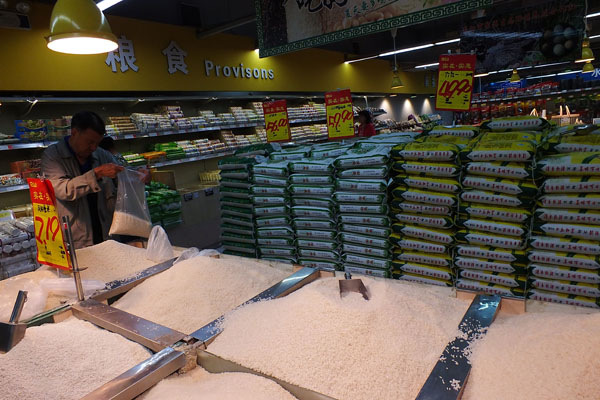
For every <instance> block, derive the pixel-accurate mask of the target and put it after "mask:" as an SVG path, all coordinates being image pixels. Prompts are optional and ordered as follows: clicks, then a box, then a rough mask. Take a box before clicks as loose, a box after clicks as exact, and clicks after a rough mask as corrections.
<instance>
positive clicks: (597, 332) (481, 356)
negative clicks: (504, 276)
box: [462, 313, 600, 400]
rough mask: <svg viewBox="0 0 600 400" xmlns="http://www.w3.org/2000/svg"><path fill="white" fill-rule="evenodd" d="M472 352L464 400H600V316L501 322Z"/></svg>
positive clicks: (524, 317)
mask: <svg viewBox="0 0 600 400" xmlns="http://www.w3.org/2000/svg"><path fill="white" fill-rule="evenodd" d="M472 351H473V352H472V354H471V357H470V360H471V364H472V366H473V367H472V370H471V375H470V376H469V380H468V382H467V385H466V387H465V393H464V395H463V397H462V398H463V400H481V399H485V400H506V399H511V400H531V399H544V400H575V399H577V400H597V399H598V398H599V396H600V379H598V377H599V368H600V313H594V314H588V315H585V314H584V315H581V314H580V315H570V314H558V313H528V314H524V315H520V316H515V317H509V318H500V319H499V320H497V321H496V322H494V324H493V325H492V326H491V327H490V329H489V331H488V333H487V334H486V335H485V336H484V337H483V338H482V339H480V340H479V341H477V342H476V343H475V344H474V345H473V348H472Z"/></svg>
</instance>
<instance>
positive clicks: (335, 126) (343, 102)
mask: <svg viewBox="0 0 600 400" xmlns="http://www.w3.org/2000/svg"><path fill="white" fill-rule="evenodd" d="M325 107H326V109H327V133H328V136H329V139H345V138H351V137H353V136H354V110H353V109H352V93H350V89H345V90H338V91H336V92H329V93H325Z"/></svg>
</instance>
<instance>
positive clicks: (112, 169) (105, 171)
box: [94, 163, 124, 179]
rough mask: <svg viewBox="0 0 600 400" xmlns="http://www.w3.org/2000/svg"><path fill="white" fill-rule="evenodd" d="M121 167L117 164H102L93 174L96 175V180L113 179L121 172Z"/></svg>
mask: <svg viewBox="0 0 600 400" xmlns="http://www.w3.org/2000/svg"><path fill="white" fill-rule="evenodd" d="M123 169H124V168H123V167H121V166H120V165H117V164H112V163H109V164H102V165H101V166H99V167H96V168H94V173H95V174H96V179H100V178H104V177H107V178H115V177H116V176H117V174H118V173H119V172H121V171H123Z"/></svg>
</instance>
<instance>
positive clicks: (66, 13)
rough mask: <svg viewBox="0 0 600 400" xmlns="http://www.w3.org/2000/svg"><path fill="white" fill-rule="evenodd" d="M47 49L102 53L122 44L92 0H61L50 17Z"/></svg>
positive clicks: (79, 52)
mask: <svg viewBox="0 0 600 400" xmlns="http://www.w3.org/2000/svg"><path fill="white" fill-rule="evenodd" d="M47 40H48V48H49V49H50V50H54V51H57V52H60V53H69V54H100V53H108V52H109V51H113V50H115V49H116V48H118V47H119V45H118V43H117V37H116V36H115V35H113V33H112V31H111V29H110V25H109V24H108V21H107V20H106V18H105V17H104V14H103V13H102V11H100V9H99V8H98V7H97V6H96V4H95V3H94V2H93V1H92V0H58V1H57V2H56V4H55V5H54V8H53V9H52V16H51V17H50V36H48V38H47Z"/></svg>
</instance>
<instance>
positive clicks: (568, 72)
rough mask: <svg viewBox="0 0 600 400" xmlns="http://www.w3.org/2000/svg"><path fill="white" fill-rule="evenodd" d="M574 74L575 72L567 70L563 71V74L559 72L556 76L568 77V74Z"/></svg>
mask: <svg viewBox="0 0 600 400" xmlns="http://www.w3.org/2000/svg"><path fill="white" fill-rule="evenodd" d="M574 73H576V71H569V70H567V71H564V72H559V73H558V74H556V75H569V74H574Z"/></svg>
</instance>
